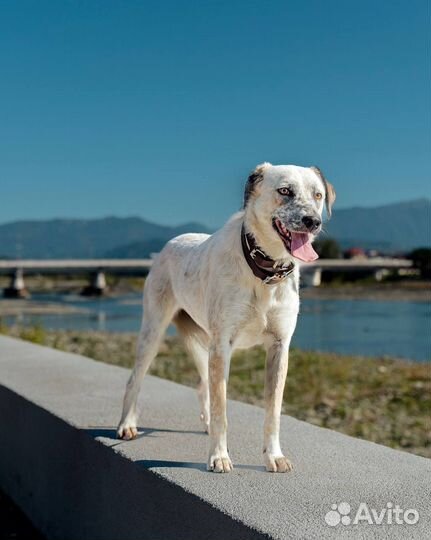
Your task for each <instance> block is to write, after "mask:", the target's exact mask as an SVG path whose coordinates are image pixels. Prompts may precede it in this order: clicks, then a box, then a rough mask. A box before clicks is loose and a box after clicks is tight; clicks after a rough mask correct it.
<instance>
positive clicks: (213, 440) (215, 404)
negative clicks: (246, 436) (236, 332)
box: [208, 343, 233, 473]
mask: <svg viewBox="0 0 431 540" xmlns="http://www.w3.org/2000/svg"><path fill="white" fill-rule="evenodd" d="M231 353H232V350H231V347H230V346H227V345H223V344H221V343H213V344H212V345H211V347H210V352H209V389H210V429H209V435H210V451H209V458H208V470H209V471H214V472H219V473H224V472H230V471H231V470H232V468H233V467H232V462H231V460H230V458H229V454H228V451H227V417H226V386H227V380H228V375H229V365H230V356H231Z"/></svg>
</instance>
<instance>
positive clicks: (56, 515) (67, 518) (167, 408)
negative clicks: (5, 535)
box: [0, 336, 431, 540]
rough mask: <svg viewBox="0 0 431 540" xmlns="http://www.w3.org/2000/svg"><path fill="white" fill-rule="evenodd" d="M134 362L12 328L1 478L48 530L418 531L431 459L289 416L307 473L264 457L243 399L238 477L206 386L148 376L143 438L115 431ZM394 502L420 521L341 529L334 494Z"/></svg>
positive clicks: (92, 534)
mask: <svg viewBox="0 0 431 540" xmlns="http://www.w3.org/2000/svg"><path fill="white" fill-rule="evenodd" d="M127 376H128V371H127V370H125V369H122V368H118V367H115V366H109V365H106V364H102V363H97V362H94V361H92V360H89V359H87V358H84V357H81V356H77V355H72V354H66V353H62V352H59V351H55V350H52V349H48V348H44V347H39V346H36V345H32V344H29V343H25V342H22V341H19V340H14V339H11V338H6V337H2V336H0V429H1V443H0V485H1V486H2V488H3V489H4V490H5V491H6V492H7V493H8V494H9V495H10V496H11V497H12V498H13V499H14V500H15V501H16V502H17V504H18V505H19V506H21V508H22V509H23V510H24V511H25V513H26V514H27V515H28V516H29V517H30V519H31V520H32V521H33V522H34V524H35V525H36V527H38V528H39V529H41V530H42V531H43V532H44V534H45V535H46V536H47V537H48V538H58V539H62V540H67V539H71V540H78V539H84V540H85V539H87V538H88V539H101V540H118V539H125V540H127V539H131V540H137V539H147V538H148V539H151V540H154V539H161V540H162V539H163V540H165V539H171V538H172V539H174V538H175V539H182V538H184V539H193V538H199V539H202V538H205V539H217V540H219V539H221V538H223V539H225V538H226V539H241V540H242V539H258V538H279V539H286V538H289V539H290V538H307V539H308V538H319V539H321V538H365V537H366V538H403V539H404V538H418V539H423V538H427V537H428V536H429V531H430V530H431V520H430V515H429V514H430V508H429V495H430V488H429V486H430V484H431V482H430V476H431V475H430V472H431V461H430V460H427V459H424V458H420V457H416V456H413V455H409V454H407V453H403V452H397V451H394V450H391V449H388V448H386V447H383V446H379V445H375V444H372V443H367V442H365V441H360V440H357V439H353V438H350V437H346V436H344V435H341V434H339V433H336V432H333V431H330V430H324V429H320V428H317V427H314V426H311V425H309V424H306V423H303V422H299V421H297V420H294V419H292V418H290V417H283V418H282V438H283V443H284V448H285V450H286V451H287V453H288V455H289V456H290V457H291V459H292V461H293V463H294V465H295V470H294V472H293V473H290V474H287V475H273V474H269V473H266V472H264V470H263V467H262V466H261V463H262V459H261V457H262V456H261V443H262V435H261V431H262V422H263V412H262V411H261V410H260V409H258V408H256V407H252V406H249V405H245V404H242V403H237V402H230V403H229V420H230V439H229V446H230V449H231V457H232V459H233V461H234V465H235V466H236V468H235V470H234V472H233V473H232V474H229V475H215V474H211V473H207V472H206V471H205V464H204V462H205V459H206V452H207V448H206V446H207V438H206V436H205V435H204V434H203V433H202V432H201V430H200V423H199V419H198V407H197V398H196V395H195V392H194V391H193V390H192V389H189V388H186V387H183V386H180V385H177V384H174V383H171V382H168V381H163V380H161V379H157V378H154V377H148V378H147V379H146V381H145V383H144V388H143V391H142V399H141V407H142V410H143V413H142V427H141V431H142V434H141V436H140V437H139V438H138V439H137V440H134V441H131V442H120V441H117V440H115V438H114V437H115V426H116V423H117V420H118V416H119V412H120V407H121V399H122V395H123V390H124V385H125V382H126V380H127ZM343 501H346V502H348V503H349V504H350V505H351V507H352V513H353V509H356V508H357V507H358V506H359V504H360V503H361V502H363V503H366V504H367V505H368V507H369V508H370V509H371V508H375V509H376V510H378V511H380V510H381V509H383V508H385V507H386V505H387V503H388V502H392V503H393V504H394V505H396V504H398V505H400V506H401V507H402V508H403V509H409V508H413V509H416V510H417V511H418V512H419V515H420V517H419V521H418V523H417V524H416V525H406V524H404V525H397V524H395V523H394V524H385V525H375V524H374V525H369V524H367V523H364V522H362V523H360V524H358V525H349V526H344V525H341V524H340V525H338V526H336V527H330V526H329V525H327V524H326V522H325V519H324V518H325V514H326V513H327V512H328V511H329V510H331V504H333V503H340V502H343Z"/></svg>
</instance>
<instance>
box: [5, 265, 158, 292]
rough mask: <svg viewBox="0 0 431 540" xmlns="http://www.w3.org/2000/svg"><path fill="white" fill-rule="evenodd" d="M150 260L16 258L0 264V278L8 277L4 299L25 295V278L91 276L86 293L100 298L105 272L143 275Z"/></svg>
mask: <svg viewBox="0 0 431 540" xmlns="http://www.w3.org/2000/svg"><path fill="white" fill-rule="evenodd" d="M151 263H152V260H151V259H46V260H43V259H42V260H41V259H33V260H31V259H23V260H21V259H17V260H3V261H0V275H2V274H3V275H10V276H11V281H10V285H9V287H7V288H6V289H5V290H4V296H5V297H7V298H21V297H23V296H26V294H27V292H26V287H25V282H24V273H25V274H26V275H29V276H30V275H40V274H43V275H45V274H50V275H55V274H57V275H65V274H70V275H80V274H88V275H90V285H89V286H88V287H86V289H85V290H84V293H85V294H89V295H100V294H102V293H103V291H104V289H105V288H106V278H105V273H109V274H112V275H117V276H145V275H146V274H148V271H149V269H150V267H151Z"/></svg>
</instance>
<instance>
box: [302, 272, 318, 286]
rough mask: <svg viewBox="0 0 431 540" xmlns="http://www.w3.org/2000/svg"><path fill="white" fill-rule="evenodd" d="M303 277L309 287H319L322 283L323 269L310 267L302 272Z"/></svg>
mask: <svg viewBox="0 0 431 540" xmlns="http://www.w3.org/2000/svg"><path fill="white" fill-rule="evenodd" d="M301 277H302V279H303V280H304V283H305V285H307V286H308V287H319V285H321V283H322V269H321V268H310V269H307V270H306V271H305V272H304V271H303V273H302V274H301Z"/></svg>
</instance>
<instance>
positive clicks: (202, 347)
mask: <svg viewBox="0 0 431 540" xmlns="http://www.w3.org/2000/svg"><path fill="white" fill-rule="evenodd" d="M174 322H175V325H176V327H177V330H178V332H179V333H180V335H181V337H182V338H183V342H184V347H185V348H186V350H187V352H188V354H189V355H190V356H191V357H192V358H193V360H194V362H195V364H196V367H197V370H198V372H199V376H200V381H199V386H198V398H199V405H200V411H201V415H200V417H201V420H202V422H203V424H204V429H205V431H206V432H207V433H208V431H209V423H210V393H209V386H208V336H207V334H206V333H205V331H204V330H203V329H202V328H201V327H200V326H199V325H198V324H196V323H195V321H194V320H193V319H192V318H191V317H190V316H189V315H188V314H187V313H186V312H185V311H182V310H181V311H180V312H179V313H178V314H177V316H176V317H175V319H174Z"/></svg>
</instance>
